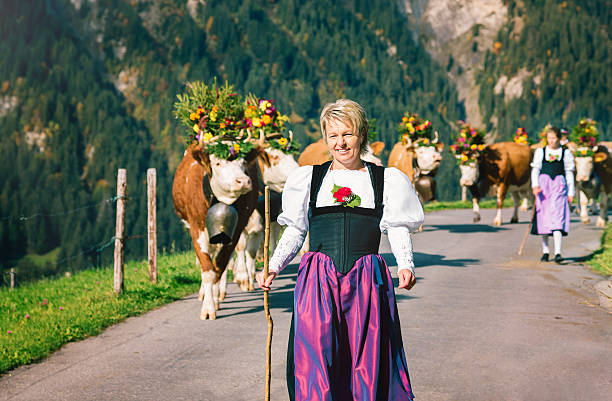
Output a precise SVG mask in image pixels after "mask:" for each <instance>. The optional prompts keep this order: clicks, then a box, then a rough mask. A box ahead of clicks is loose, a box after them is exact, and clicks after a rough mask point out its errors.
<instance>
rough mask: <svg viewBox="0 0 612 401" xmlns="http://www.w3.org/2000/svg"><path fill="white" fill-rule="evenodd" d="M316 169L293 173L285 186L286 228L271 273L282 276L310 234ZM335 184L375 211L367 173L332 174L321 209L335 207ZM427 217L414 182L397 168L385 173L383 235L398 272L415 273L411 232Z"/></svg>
mask: <svg viewBox="0 0 612 401" xmlns="http://www.w3.org/2000/svg"><path fill="white" fill-rule="evenodd" d="M311 180H312V166H303V167H300V168H298V169H297V170H295V171H293V172H292V173H291V174H290V175H289V177H288V179H287V182H286V184H285V188H284V190H283V195H282V209H283V212H282V213H281V214H280V215H279V216H278V219H277V221H278V223H279V224H281V225H286V226H287V228H286V229H285V231H284V233H283V236H282V237H281V239H280V240H279V242H278V245H277V247H276V249H275V251H274V255H272V258H271V259H270V271H271V272H276V273H279V272H280V271H281V270H282V269H284V268H285V266H286V265H287V264H288V263H289V262H290V261H291V260H292V259H293V258H294V257H295V255H297V253H298V252H299V250H300V248H301V247H302V244H303V243H304V239H305V237H306V233H307V232H308V203H309V200H310V183H311ZM334 184H336V185H339V186H342V187H349V188H351V190H352V191H353V193H355V194H357V195H359V197H360V198H361V204H360V207H363V208H374V189H373V188H372V182H371V180H370V174H369V172H368V170H367V169H364V170H363V171H362V170H328V172H327V174H326V175H325V177H324V178H323V182H322V183H321V188H320V190H319V193H318V195H317V203H316V204H317V207H323V206H333V205H334V204H335V199H334V197H333V196H332V188H333V187H334ZM424 218H425V216H424V214H423V207H422V206H421V203H420V201H419V198H418V196H417V193H416V191H415V190H414V186H413V185H412V183H411V182H410V179H409V178H408V177H407V176H406V175H405V174H404V173H402V172H401V171H399V170H398V169H396V168H386V169H385V172H384V190H383V215H382V218H381V220H380V231H381V232H382V233H383V234H387V236H388V238H389V243H390V244H391V251H392V252H393V255H394V256H395V259H396V261H397V265H398V270H401V269H410V270H411V271H412V272H413V273H414V262H413V256H412V241H411V239H410V232H411V231H416V230H417V229H418V228H419V227H420V226H421V225H422V224H423V220H424Z"/></svg>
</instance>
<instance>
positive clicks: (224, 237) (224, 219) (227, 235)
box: [206, 202, 238, 244]
mask: <svg viewBox="0 0 612 401" xmlns="http://www.w3.org/2000/svg"><path fill="white" fill-rule="evenodd" d="M237 224H238V211H237V210H236V208H235V207H234V206H231V205H227V204H225V203H223V202H217V203H215V204H214V205H212V206H211V207H210V209H208V213H207V214H206V229H207V230H208V241H209V242H210V243H211V244H229V243H230V242H232V237H233V236H234V231H235V230H236V225H237Z"/></svg>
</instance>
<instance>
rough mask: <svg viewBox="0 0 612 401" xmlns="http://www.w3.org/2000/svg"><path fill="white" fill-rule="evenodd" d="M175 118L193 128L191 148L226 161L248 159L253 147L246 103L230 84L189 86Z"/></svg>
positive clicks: (179, 101) (180, 100) (178, 102)
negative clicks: (248, 128)
mask: <svg viewBox="0 0 612 401" xmlns="http://www.w3.org/2000/svg"><path fill="white" fill-rule="evenodd" d="M177 99H178V101H177V102H175V103H174V114H175V116H176V118H177V119H179V120H180V121H181V122H182V123H183V124H184V125H186V126H187V127H189V129H190V130H189V135H188V137H187V139H186V142H187V145H191V144H193V143H197V147H198V148H200V149H203V150H206V151H207V152H208V153H209V154H213V155H215V156H217V157H220V158H223V159H235V158H240V157H245V156H246V155H247V154H248V153H249V152H250V151H251V150H252V149H253V144H252V143H250V142H249V141H248V139H249V135H248V132H247V131H246V128H247V125H246V122H245V116H244V102H243V101H242V99H241V97H240V96H239V95H238V94H237V93H235V92H234V91H233V87H232V86H230V85H229V84H228V83H227V82H226V83H225V85H224V86H221V87H218V86H217V82H216V80H215V81H214V82H213V84H212V85H211V86H210V87H209V86H207V85H206V84H204V83H203V82H199V81H196V82H191V83H188V84H187V92H186V93H184V94H179V95H177Z"/></svg>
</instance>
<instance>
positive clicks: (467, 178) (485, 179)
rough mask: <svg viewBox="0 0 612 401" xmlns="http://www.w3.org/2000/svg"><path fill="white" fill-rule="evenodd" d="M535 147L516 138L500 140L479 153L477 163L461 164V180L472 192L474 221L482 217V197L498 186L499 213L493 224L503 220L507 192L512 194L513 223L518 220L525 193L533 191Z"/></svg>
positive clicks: (497, 224) (527, 194) (496, 189)
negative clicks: (510, 140)
mask: <svg viewBox="0 0 612 401" xmlns="http://www.w3.org/2000/svg"><path fill="white" fill-rule="evenodd" d="M532 155H533V150H532V149H530V148H529V146H525V145H519V144H517V143H514V142H499V143H494V144H492V145H488V146H487V147H486V148H485V149H484V150H483V151H482V152H480V153H479V154H478V156H477V157H476V161H475V162H474V163H471V164H468V165H461V166H460V169H461V179H460V184H461V185H462V186H466V187H468V189H469V190H470V192H471V194H472V203H473V206H474V222H475V223H476V222H478V221H480V207H479V201H480V199H481V198H482V197H483V196H485V195H487V193H488V192H489V191H490V190H491V189H493V188H495V191H496V198H497V214H496V216H495V219H494V220H493V225H496V226H500V225H501V223H502V217H501V208H502V204H503V202H504V198H505V197H506V193H507V192H510V193H511V194H512V199H513V200H514V213H513V214H512V219H511V220H510V222H511V223H517V222H518V208H519V206H520V200H521V194H524V195H526V196H528V197H529V194H530V193H531V167H530V163H531V158H532Z"/></svg>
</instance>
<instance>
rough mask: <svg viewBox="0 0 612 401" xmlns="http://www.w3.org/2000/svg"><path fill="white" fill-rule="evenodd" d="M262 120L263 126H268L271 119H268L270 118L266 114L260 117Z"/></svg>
mask: <svg viewBox="0 0 612 401" xmlns="http://www.w3.org/2000/svg"><path fill="white" fill-rule="evenodd" d="M262 120H263V123H264V124H266V125H268V124H270V122H271V121H272V118H270V116H269V115H267V114H266V115H264V116H263V117H262Z"/></svg>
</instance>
